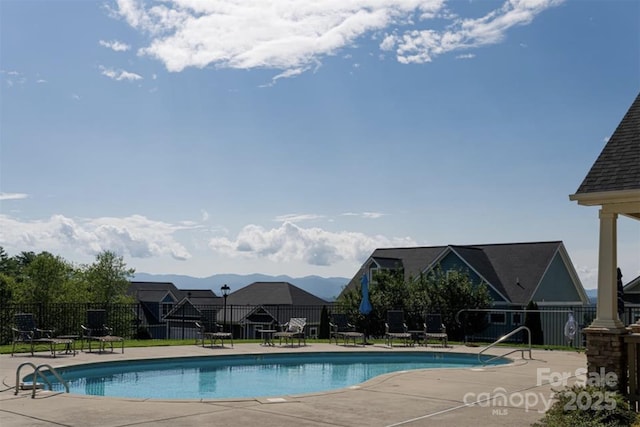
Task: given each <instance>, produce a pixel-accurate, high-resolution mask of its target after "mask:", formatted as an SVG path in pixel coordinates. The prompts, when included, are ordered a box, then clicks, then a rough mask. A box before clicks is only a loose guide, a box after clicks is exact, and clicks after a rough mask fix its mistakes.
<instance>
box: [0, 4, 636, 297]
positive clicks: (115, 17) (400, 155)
mask: <svg viewBox="0 0 640 427" xmlns="http://www.w3.org/2000/svg"><path fill="white" fill-rule="evenodd" d="M235 3H236V2H233V1H211V2H206V1H201V0H197V1H196V0H190V1H188V0H175V1H162V2H151V1H132V0H126V1H125V0H122V1H117V2H116V1H104V2H102V1H100V2H98V1H14V0H0V80H1V81H0V98H1V100H0V106H1V112H0V139H1V140H0V141H1V147H0V148H1V151H0V156H1V157H0V166H1V171H0V193H1V195H0V203H1V205H0V208H1V210H0V245H1V246H3V247H4V248H5V250H6V251H7V252H8V253H9V254H10V255H14V254H17V253H19V252H20V251H36V252H39V251H43V250H47V251H50V252H52V253H54V254H59V255H61V256H63V257H64V258H65V259H67V260H69V261H73V262H76V263H87V262H92V261H93V259H94V257H95V254H96V253H97V252H99V251H102V250H113V251H116V252H117V253H119V254H121V255H123V256H124V258H125V261H126V262H127V264H128V265H129V266H130V267H133V268H135V269H136V271H138V272H146V273H157V274H160V273H173V274H188V275H192V276H198V277H204V276H209V275H212V274H218V273H239V274H245V273H265V274H288V275H290V276H294V277H297V276H304V275H310V274H316V275H320V276H324V277H330V276H345V277H352V276H353V275H354V274H355V273H356V271H357V269H358V267H359V266H360V265H361V263H362V262H363V261H364V260H365V259H366V258H367V256H368V255H370V253H371V252H372V251H373V250H374V249H375V248H377V247H390V246H414V245H420V246H423V245H425V246H430V245H446V244H475V243H477V244H486V243H506V242H524V241H546V240H562V241H564V243H565V245H566V247H567V249H568V251H569V254H570V256H571V258H572V260H573V262H574V265H575V268H576V270H577V271H578V273H579V275H580V278H581V279H582V282H583V284H584V286H585V287H586V288H594V287H595V286H596V277H597V248H598V211H597V208H590V207H583V206H578V205H577V204H576V203H575V202H571V201H569V197H568V196H569V194H572V193H574V192H575V191H576V189H577V188H578V186H579V185H580V183H581V181H582V179H583V178H584V176H585V175H586V173H587V172H588V170H589V168H590V167H591V165H592V164H593V162H594V161H595V159H596V158H597V156H598V154H599V153H600V151H601V150H602V148H603V147H604V144H605V143H606V141H607V138H609V137H610V135H611V134H612V133H613V131H614V130H615V128H616V126H617V125H618V123H619V122H620V120H621V119H622V117H623V115H624V113H625V112H626V110H627V109H628V108H629V106H630V104H631V102H632V101H633V99H634V98H635V96H636V95H637V94H638V91H639V89H640V34H639V31H640V30H639V29H640V3H639V2H637V1H632V0H628V1H623V0H618V1H596V0H593V1H577V0H574V1H571V0H569V1H560V0H557V1H556V0H523V1H515V0H514V1H507V2H505V1H477V0H476V1H466V0H465V1H462V0H460V1H449V2H447V1H444V0H380V1H375V2H372V1H364V0H362V1H361V0H353V1H349V2H345V1H334V0H324V1H317V2H299V1H284V0H282V1H267V0H245V1H242V2H239V3H238V4H237V5H236V4H235ZM618 227H619V230H618V232H619V246H618V258H619V264H620V267H621V268H622V271H623V274H624V276H625V277H624V279H625V281H626V280H631V279H632V278H633V277H635V276H637V275H638V274H640V257H639V256H638V254H639V253H640V224H639V223H638V221H632V220H631V219H628V218H625V217H621V218H620V220H619V222H618Z"/></svg>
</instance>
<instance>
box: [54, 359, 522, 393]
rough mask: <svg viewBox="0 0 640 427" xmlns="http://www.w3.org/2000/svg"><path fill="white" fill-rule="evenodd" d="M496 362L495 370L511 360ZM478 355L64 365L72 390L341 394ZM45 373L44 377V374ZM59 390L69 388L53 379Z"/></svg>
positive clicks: (468, 363)
mask: <svg viewBox="0 0 640 427" xmlns="http://www.w3.org/2000/svg"><path fill="white" fill-rule="evenodd" d="M508 362H509V360H508V359H496V360H494V361H492V362H491V364H492V365H495V364H504V363H508ZM478 364H479V363H478V356H477V355H472V354H459V353H436V352H425V353H421V352H395V351H394V352H393V353H381V352H341V353H335V352H330V353H329V352H328V353H304V354H300V353H295V354H293V353H286V354H260V355H258V354H256V355H236V356H201V357H183V358H170V359H147V360H131V361H117V362H102V363H92V364H86V365H76V366H70V367H61V368H58V372H59V373H60V374H61V375H62V377H63V378H64V379H65V380H66V381H67V382H68V383H69V389H70V392H71V393H75V394H85V395H93V396H109V397H124V398H150V399H222V398H249V397H267V396H282V395H290V394H302V393H312V392H319V391H328V390H334V389H340V388H344V387H348V386H352V385H355V384H359V383H362V382H364V381H366V380H369V379H371V378H373V377H376V376H378V375H382V374H385V373H389V372H395V371H404V370H411V369H425V368H463V367H473V366H477V365H478ZM45 374H46V373H45ZM48 378H49V379H50V381H51V382H52V383H53V389H54V390H58V391H62V390H64V388H63V386H62V384H60V383H58V382H57V381H56V379H55V377H53V376H49V377H48Z"/></svg>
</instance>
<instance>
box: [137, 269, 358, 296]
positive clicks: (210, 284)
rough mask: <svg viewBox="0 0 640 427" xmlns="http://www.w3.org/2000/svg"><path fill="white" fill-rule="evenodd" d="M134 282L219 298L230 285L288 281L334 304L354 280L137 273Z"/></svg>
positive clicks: (233, 288) (240, 285) (249, 275)
mask: <svg viewBox="0 0 640 427" xmlns="http://www.w3.org/2000/svg"><path fill="white" fill-rule="evenodd" d="M132 280H133V281H137V282H171V283H173V284H174V285H176V287H177V288H178V289H211V290H212V291H213V292H214V293H215V294H216V295H220V287H221V286H222V285H224V284H227V285H229V287H230V288H231V292H234V291H237V290H238V289H240V288H244V287H245V286H248V285H250V284H252V283H254V282H289V283H291V284H292V285H295V286H297V287H299V288H300V289H304V290H305V291H307V292H309V293H310V294H313V295H315V296H317V297H320V298H322V299H325V300H327V301H333V300H335V299H336V298H337V297H338V295H339V294H340V292H342V289H343V288H344V287H345V286H346V285H347V283H349V281H350V280H351V279H349V278H347V277H320V276H306V277H297V278H294V277H290V276H284V275H283V276H268V275H265V274H247V275H241V274H214V275H213V276H209V277H192V276H183V275H179V274H149V273H136V274H135V275H134V278H133V279H132Z"/></svg>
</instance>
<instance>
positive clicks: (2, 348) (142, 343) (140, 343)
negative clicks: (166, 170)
mask: <svg viewBox="0 0 640 427" xmlns="http://www.w3.org/2000/svg"><path fill="white" fill-rule="evenodd" d="M368 341H369V342H372V343H374V344H380V345H384V344H385V340H384V339H368ZM307 342H308V343H310V344H313V343H324V344H328V343H329V340H327V339H307ZM251 343H253V344H259V343H262V340H259V339H247V340H234V344H251ZM488 344H490V343H477V342H474V343H472V344H465V343H463V342H455V341H454V342H452V341H449V345H453V346H469V347H477V348H478V351H479V350H480V349H481V348H482V347H484V346H486V345H488ZM118 345H119V344H118ZM174 345H195V341H194V339H193V338H189V339H184V340H178V339H172V340H133V339H131V340H125V341H124V346H125V348H132V347H165V346H174ZM496 347H510V348H526V345H524V344H508V343H507V344H498V345H497V346H496ZM44 348H45V347H44V346H40V347H38V348H37V351H41V350H42V349H44ZM532 348H534V349H537V350H558V351H579V352H583V351H584V349H576V348H573V347H567V346H551V345H547V346H545V345H534V346H532ZM30 351H31V349H30V346H29V345H26V344H24V343H19V344H18V345H16V353H28V352H30ZM0 354H11V344H5V345H0Z"/></svg>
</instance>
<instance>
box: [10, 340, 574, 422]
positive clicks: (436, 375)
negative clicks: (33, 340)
mask: <svg viewBox="0 0 640 427" xmlns="http://www.w3.org/2000/svg"><path fill="white" fill-rule="evenodd" d="M492 350H495V349H492ZM317 351H381V352H397V351H422V352H424V351H443V352H465V353H469V352H470V353H477V352H478V348H470V347H464V346H454V347H453V348H447V349H442V348H438V347H429V348H426V349H425V347H409V348H403V347H394V348H393V349H390V348H388V347H385V346H382V345H373V346H367V347H365V348H363V347H343V346H337V345H333V344H318V343H313V342H310V343H308V345H307V346H303V347H300V348H298V347H295V348H293V349H292V348H289V347H279V346H275V347H262V346H260V345H259V344H236V345H235V347H234V348H229V347H226V348H220V347H217V348H210V347H207V348H203V347H201V346H195V345H192V346H177V347H148V348H125V353H124V354H121V353H120V352H119V350H118V351H116V352H114V353H110V352H107V353H100V354H98V353H85V352H80V353H78V354H77V355H76V356H72V355H61V356H58V357H56V358H51V357H50V356H49V354H48V353H46V352H41V353H36V355H35V356H31V355H30V354H18V355H16V356H14V357H11V356H9V355H2V356H0V378H1V379H2V386H1V387H2V390H1V391H0V425H2V427H14V426H83V427H84V426H100V427H120V426H142V427H145V426H149V427H151V426H186V427H189V426H197V427H202V426H210V425H215V426H260V427H270V426H274V427H276V426H277V427H287V426H296V427H300V426H345V427H346V426H349V427H350V426H411V427H415V426H427V425H432V426H472V425H485V426H489V425H490V426H529V425H531V424H532V423H533V422H536V421H538V420H540V418H541V417H542V415H543V412H544V409H546V407H547V406H546V405H548V404H549V403H548V400H549V399H550V396H551V393H552V390H551V389H552V388H555V389H558V388H561V387H559V385H558V384H555V385H551V384H549V378H550V377H551V378H552V380H553V378H559V375H561V374H562V373H566V375H571V376H573V375H574V373H575V371H576V369H580V368H584V367H586V357H585V356H584V354H581V353H577V352H560V351H543V350H534V351H533V360H523V359H521V358H520V352H518V353H514V354H512V355H511V356H510V357H512V358H513V360H514V363H512V364H510V365H503V366H499V367H488V368H475V369H474V368H465V369H439V370H438V369H436V370H418V371H405V372H397V373H390V374H386V375H382V376H379V377H376V378H374V379H372V380H369V381H367V382H365V383H362V384H360V385H359V386H357V387H351V388H348V389H341V390H337V391H332V392H324V393H314V394H305V395H297V396H278V397H277V398H275V399H266V398H258V399H233V400H194V401H176V400H173V401H169V400H141V399H122V398H108V397H94V396H80V395H72V394H65V393H58V392H50V391H42V390H41V391H38V392H37V394H36V398H35V399H32V398H31V392H30V391H28V392H27V391H20V392H19V393H18V395H14V386H15V375H16V369H17V367H18V366H19V365H20V364H21V363H23V362H32V363H34V364H36V365H38V364H43V363H47V364H50V365H52V366H54V367H57V366H65V365H72V364H78V363H87V362H96V361H108V360H109V361H110V360H127V359H147V358H152V357H153V358H155V357H182V356H201V355H222V354H255V353H278V352H287V353H291V352H299V353H304V352H317ZM504 352H505V349H504V348H501V349H497V350H496V351H493V354H503V353H504ZM23 372H24V373H29V370H27V369H24V370H23ZM571 382H572V380H570V383H571ZM168 386H170V384H168ZM247 386H248V387H250V385H249V384H248V385H247ZM474 403H475V404H474Z"/></svg>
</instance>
